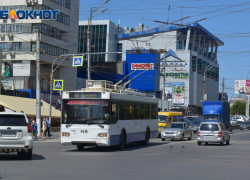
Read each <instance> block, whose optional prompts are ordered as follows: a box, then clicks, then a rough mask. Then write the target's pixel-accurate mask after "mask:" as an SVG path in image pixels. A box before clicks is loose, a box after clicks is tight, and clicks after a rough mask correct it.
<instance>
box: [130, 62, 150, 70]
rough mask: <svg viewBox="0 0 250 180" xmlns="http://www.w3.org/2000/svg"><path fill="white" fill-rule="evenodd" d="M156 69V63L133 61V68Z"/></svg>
mask: <svg viewBox="0 0 250 180" xmlns="http://www.w3.org/2000/svg"><path fill="white" fill-rule="evenodd" d="M147 69H149V70H154V63H132V64H131V70H147Z"/></svg>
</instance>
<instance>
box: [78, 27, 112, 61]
mask: <svg viewBox="0 0 250 180" xmlns="http://www.w3.org/2000/svg"><path fill="white" fill-rule="evenodd" d="M87 29H88V26H87V25H83V26H79V31H78V32H79V38H78V53H86V52H87ZM106 37H107V25H92V38H91V45H92V48H91V52H93V53H94V52H106ZM91 61H92V62H100V61H105V54H96V55H91Z"/></svg>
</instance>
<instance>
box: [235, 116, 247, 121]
mask: <svg viewBox="0 0 250 180" xmlns="http://www.w3.org/2000/svg"><path fill="white" fill-rule="evenodd" d="M235 119H236V121H238V122H245V117H244V116H235Z"/></svg>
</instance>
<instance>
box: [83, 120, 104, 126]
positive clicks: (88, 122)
mask: <svg viewBox="0 0 250 180" xmlns="http://www.w3.org/2000/svg"><path fill="white" fill-rule="evenodd" d="M87 124H96V125H97V126H99V127H100V128H104V126H103V125H101V124H98V123H94V122H91V121H87Z"/></svg>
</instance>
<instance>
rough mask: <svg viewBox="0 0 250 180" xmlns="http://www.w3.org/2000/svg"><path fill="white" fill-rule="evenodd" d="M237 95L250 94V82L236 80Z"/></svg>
mask: <svg viewBox="0 0 250 180" xmlns="http://www.w3.org/2000/svg"><path fill="white" fill-rule="evenodd" d="M234 93H235V94H250V80H235V84H234Z"/></svg>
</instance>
